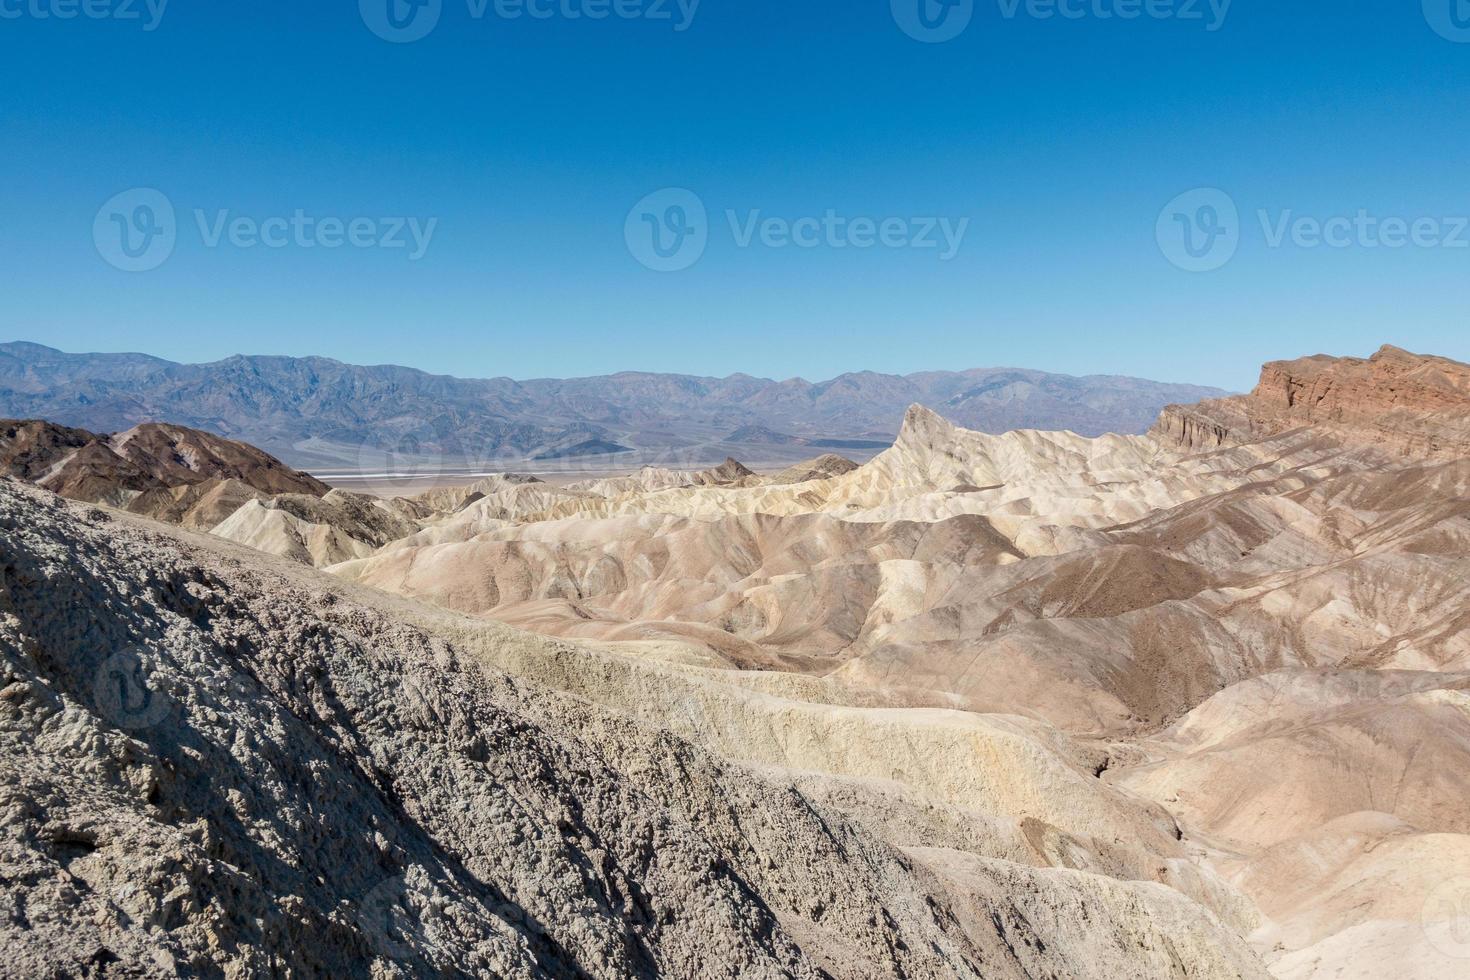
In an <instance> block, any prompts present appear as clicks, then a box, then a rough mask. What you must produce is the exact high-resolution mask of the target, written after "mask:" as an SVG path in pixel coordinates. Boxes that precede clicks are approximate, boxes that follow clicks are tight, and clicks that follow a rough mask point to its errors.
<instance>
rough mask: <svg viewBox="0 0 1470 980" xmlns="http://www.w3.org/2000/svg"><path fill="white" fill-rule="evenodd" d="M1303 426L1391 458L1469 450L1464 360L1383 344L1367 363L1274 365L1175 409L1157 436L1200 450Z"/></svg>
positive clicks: (1320, 360) (1325, 360)
mask: <svg viewBox="0 0 1470 980" xmlns="http://www.w3.org/2000/svg"><path fill="white" fill-rule="evenodd" d="M1307 425H1311V426H1315V427H1316V428H1318V429H1319V430H1320V431H1321V432H1322V433H1323V434H1324V435H1327V436H1329V437H1332V438H1336V439H1339V440H1341V441H1342V442H1343V443H1344V444H1345V445H1349V446H1354V447H1357V446H1369V447H1374V448H1378V449H1381V450H1384V451H1385V452H1388V453H1390V454H1391V455H1394V456H1408V457H1415V458H1423V459H1442V458H1449V457H1456V456H1464V455H1466V454H1470V365H1467V364H1461V363H1460V362H1458V361H1452V360H1449V359H1448V358H1443V357H1431V356H1427V355H1421V354H1412V353H1410V352H1408V351H1406V350H1400V349H1399V348H1397V347H1389V346H1385V347H1383V348H1382V349H1381V350H1379V351H1378V353H1376V354H1374V355H1373V356H1372V357H1370V358H1367V359H1366V360H1364V359H1362V358H1356V357H1328V356H1326V355H1321V354H1319V355H1316V356H1314V357H1303V358H1300V359H1298V360H1295V361H1272V362H1271V363H1269V364H1267V365H1266V366H1265V367H1263V368H1262V369H1261V380H1260V383H1259V384H1257V385H1256V388H1255V390H1254V391H1252V392H1251V393H1250V394H1249V395H1239V396H1236V397H1234V398H1221V399H1216V400H1213V401H1205V402H1200V403H1199V404H1198V405H1192V406H1182V405H1171V406H1169V407H1168V408H1166V409H1165V410H1164V412H1163V414H1162V415H1161V416H1160V417H1159V422H1158V424H1157V425H1156V426H1155V428H1154V433H1155V435H1157V436H1159V437H1160V438H1162V439H1164V440H1166V441H1169V442H1172V443H1177V444H1179V445H1182V446H1185V447H1188V448H1190V449H1193V450H1198V451H1206V450H1209V449H1215V448H1219V447H1221V446H1231V445H1239V444H1241V443H1244V442H1250V441H1253V440H1256V439H1261V438H1267V437H1270V436H1273V435H1278V434H1280V433H1282V432H1287V431H1290V430H1292V429H1297V428H1301V427H1303V426H1307Z"/></svg>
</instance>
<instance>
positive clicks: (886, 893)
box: [0, 480, 1265, 978]
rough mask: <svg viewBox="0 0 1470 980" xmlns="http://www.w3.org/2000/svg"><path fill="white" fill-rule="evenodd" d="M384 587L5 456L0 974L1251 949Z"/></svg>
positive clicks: (399, 969) (1048, 973)
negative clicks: (547, 677)
mask: <svg viewBox="0 0 1470 980" xmlns="http://www.w3.org/2000/svg"><path fill="white" fill-rule="evenodd" d="M400 602H401V601H400V600H395V599H390V598H387V597H382V598H380V599H376V600H375V599H374V598H373V597H372V594H371V593H367V592H365V591H357V590H355V589H353V588H352V587H346V586H342V585H339V584H336V583H332V582H331V581H330V580H327V579H324V578H321V577H319V576H316V574H315V573H312V572H311V571H309V570H304V569H296V568H293V567H291V566H289V565H286V564H285V563H278V562H276V561H274V560H272V559H266V558H262V557H260V556H258V555H254V554H253V553H249V552H246V551H245V550H243V549H234V548H233V547H232V546H229V545H223V544H220V543H217V542H215V543H210V542H208V541H207V540H206V539H203V538H198V537H195V536H192V535H190V534H188V533H187V532H178V531H164V530H163V529H161V528H159V527H156V526H153V525H149V524H147V523H146V522H144V521H142V519H139V518H133V517H125V516H122V515H118V514H115V513H113V512H108V511H104V510H101V509H98V508H95V507H89V506H85V505H76V504H67V503H65V502H63V501H61V500H60V499H59V498H56V497H54V496H52V495H50V494H47V493H44V492H42V491H38V490H35V489H34V488H29V487H24V486H22V485H21V484H19V483H16V482H14V481H10V480H4V481H0V657H3V665H0V946H3V948H4V950H5V954H4V957H3V959H0V976H6V977H79V976H107V977H115V976H202V977H255V976H293V977H397V976H414V977H438V976H504V977H531V976H537V977H581V976H589V977H599V978H601V977H653V976H674V977H691V978H692V977H700V978H703V977H818V976H830V977H941V976H942V977H1000V978H1010V977H1014V978H1021V977H1038V978H1039V977H1057V978H1062V977H1066V978H1095V977H1115V976H1136V977H1155V976H1158V977H1186V976H1188V977H1207V978H1213V977H1220V978H1224V977H1235V978H1257V977H1264V976H1265V974H1264V972H1263V971H1262V970H1261V968H1260V967H1259V965H1258V963H1257V962H1256V961H1255V960H1254V958H1253V957H1252V956H1251V954H1250V953H1249V952H1248V951H1246V949H1245V947H1244V946H1243V944H1241V943H1240V941H1239V940H1238V939H1237V938H1236V937H1235V936H1234V935H1232V934H1229V933H1228V932H1226V931H1225V930H1224V929H1223V928H1222V927H1221V926H1220V925H1219V923H1218V922H1217V921H1216V920H1215V919H1214V918H1213V916H1211V915H1210V914H1209V913H1206V912H1204V911H1203V910H1202V909H1200V908H1198V907H1197V906H1194V905H1193V904H1192V903H1188V902H1187V901H1186V900H1184V899H1183V898H1182V897H1180V896H1178V895H1177V894H1176V893H1173V892H1171V891H1169V890H1168V889H1165V888H1163V887H1162V886H1129V885H1126V884H1125V883H1121V882H1115V881H1112V880H1110V879H1094V878H1093V877H1092V876H1088V875H1079V874H1076V873H1072V872H1066V873H1061V872H1058V873H1057V875H1058V877H1057V878H1056V880H1051V879H1049V878H1046V877H1045V872H1042V871H1034V870H1030V869H1021V868H1019V866H1010V865H1006V866H1004V867H1001V866H1000V864H999V863H994V862H992V863H989V864H987V863H986V862H981V861H979V860H978V859H971V858H969V856H967V855H966V856H964V858H965V860H964V861H963V862H961V863H959V864H957V865H956V868H957V869H959V868H963V871H962V873H961V872H960V871H959V870H956V871H955V872H954V874H953V875H941V874H940V873H938V872H934V871H930V870H928V868H929V867H931V865H929V864H926V863H921V862H920V861H919V860H917V859H916V858H915V857H914V856H913V855H909V854H905V853H903V852H901V851H899V850H897V849H894V848H892V847H890V846H888V845H887V844H885V843H884V842H882V841H881V840H879V839H877V838H875V837H873V836H872V835H871V834H870V833H869V832H867V831H864V830H861V829H859V828H858V827H857V826H856V825H855V824H853V823H851V822H849V821H848V820H847V819H846V818H844V817H843V816H842V815H841V814H839V813H836V812H834V811H831V810H828V809H825V808H824V807H823V806H821V805H819V804H818V803H816V802H814V801H813V800H812V799H809V798H808V797H807V796H804V795H803V794H802V792H800V791H799V790H798V789H797V788H796V787H795V786H794V785H791V784H781V783H780V782H775V781H771V780H770V779H769V778H763V777H760V776H757V775H756V774H755V773H753V772H751V771H749V770H746V769H743V768H740V767H737V766H734V765H731V764H729V763H725V762H722V761H720V760H718V759H716V758H714V757H712V756H710V755H708V754H707V753H705V752H704V751H702V750H699V749H697V748H695V747H693V746H691V745H690V744H688V743H686V742H683V741H681V740H679V739H676V738H674V737H673V736H672V735H669V734H668V733H665V732H662V731H658V730H650V729H648V728H646V727H641V726H639V725H637V724H635V723H634V722H632V721H631V720H629V719H627V718H625V717H623V716H620V715H616V714H613V713H611V712H609V711H608V710H606V709H601V708H596V707H594V706H591V705H589V704H586V703H584V702H581V701H577V700H574V699H572V698H570V697H568V696H565V695H557V694H552V693H549V692H546V691H543V690H538V689H534V688H531V687H528V686H524V685H522V684H519V683H518V682H516V681H514V680H512V679H510V678H507V677H505V676H503V675H500V674H497V673H495V672H493V671H491V670H490V669H489V668H488V667H486V666H484V664H483V663H482V662H481V661H480V660H478V659H476V657H475V656H474V655H473V654H471V653H469V652H468V651H467V650H464V649H460V648H458V647H456V646H455V645H454V643H452V642H450V641H449V640H448V639H446V638H445V635H439V634H437V633H435V632H434V631H433V630H432V629H429V628H426V627H425V626H424V625H423V624H422V623H421V622H419V621H417V620H415V619H414V617H412V616H405V615H402V614H401V609H400V608H399V606H398V605H396V604H400ZM402 605H403V606H404V607H406V604H402ZM374 606H381V608H374ZM446 635H448V634H446ZM506 637H507V638H506V640H505V642H507V643H510V642H518V643H523V644H526V645H528V646H530V647H532V648H535V647H536V646H537V645H541V646H544V647H547V648H549V647H550V646H551V641H545V640H540V639H535V638H530V637H525V636H522V635H520V634H513V633H510V632H508V631H507V632H506ZM558 648H559V649H561V650H565V649H566V645H565V644H560V645H559V647H558ZM961 878H962V879H963V884H960V883H959V882H960V880H961ZM1124 891H1126V892H1127V894H1126V896H1125V897H1124V899H1122V900H1113V897H1114V896H1115V895H1117V894H1120V893H1122V892H1124Z"/></svg>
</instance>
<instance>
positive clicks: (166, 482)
mask: <svg viewBox="0 0 1470 980" xmlns="http://www.w3.org/2000/svg"><path fill="white" fill-rule="evenodd" d="M0 472H4V473H5V474H7V475H9V476H14V477H17V478H19V479H22V480H26V481H28V482H31V483H35V484H37V485H38V486H42V487H45V488H46V489H48V490H51V491H53V492H55V493H59V494H61V495H62V496H63V497H70V498H72V499H73V500H84V501H88V502H91V503H109V504H116V505H119V506H122V505H127V504H129V503H130V502H131V501H133V500H135V499H137V498H138V497H139V495H142V494H146V493H148V492H150V491H165V492H166V491H172V490H175V489H177V488H181V487H196V486H202V485H206V484H208V485H210V487H211V488H212V487H214V486H216V485H218V484H220V483H226V482H228V483H231V484H234V485H240V486H244V487H247V488H249V489H250V490H251V491H254V492H257V493H260V494H265V495H271V494H279V493H299V494H310V495H312V496H317V497H320V496H323V495H325V494H326V493H327V492H328V491H329V490H330V489H331V488H330V487H328V486H327V485H326V484H325V483H322V482H321V481H320V480H318V479H316V478H315V477H312V476H309V475H308V474H306V473H301V472H298V471H296V470H294V469H292V468H290V467H289V466H287V465H286V464H285V463H282V462H281V461H280V460H278V459H276V458H275V457H274V456H271V455H270V454H269V453H266V452H262V451H261V450H259V449H256V448H255V447H254V446H248V445H246V444H245V443H243V442H234V441H232V440H230V439H222V438H220V437H219V436H216V435H211V434H210V433H208V432H200V431H198V430H196V429H186V428H184V427H182V426H177V425H166V424H162V423H157V422H149V423H145V424H143V425H139V426H135V427H133V428H131V429H129V430H127V431H126V432H120V433H118V434H116V435H97V434H96V433H92V432H88V431H86V430H84V429H72V428H67V427H65V426H61V425H56V424H55V423H52V422H46V421H41V420H37V419H31V420H25V421H18V420H5V421H0ZM173 496H174V498H175V499H174V500H172V501H171V502H165V501H164V500H163V499H162V498H161V497H159V496H158V495H157V494H154V495H152V496H150V498H149V500H150V501H151V502H156V503H158V504H159V505H160V506H161V507H163V508H164V509H165V510H167V511H169V512H170V513H171V514H175V515H176V514H177V506H176V505H177V503H178V495H176V494H175V495H173ZM140 512H142V513H154V511H153V510H152V509H151V508H145V509H143V510H141V511H140ZM158 516H164V515H163V514H162V513H161V512H160V513H159V515H158ZM168 519H171V520H179V517H178V516H171V517H169V518H168Z"/></svg>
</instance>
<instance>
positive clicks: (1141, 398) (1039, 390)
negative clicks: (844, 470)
mask: <svg viewBox="0 0 1470 980" xmlns="http://www.w3.org/2000/svg"><path fill="white" fill-rule="evenodd" d="M1225 394H1226V392H1223V391H1221V390H1219V389H1217V388H1206V387H1200V386H1196V385H1181V384H1161V383H1158V382H1154V381H1145V380H1141V379H1137V378H1127V377H1114V376H1090V377H1081V378H1078V377H1070V376H1067V375H1058V374H1047V373H1045V372H1042V371H1028V370H1018V369H1011V368H981V369H976V370H970V371H931V372H924V373H920V374H911V375H907V376H897V375H888V374H877V373H874V372H868V371H865V372H860V373H857V374H844V375H842V376H841V377H837V378H834V379H832V380H830V381H824V382H820V383H812V382H809V381H805V380H802V379H800V378H793V379H790V380H787V381H771V380H767V379H764V378H754V377H751V376H749V375H744V374H736V375H731V376H730V377H728V378H700V377H691V376H687V375H671V374H646V373H636V372H625V373H621V374H614V375H609V376H606V377H597V378H576V379H570V380H554V379H541V380H533V381H513V380H511V379H509V378H491V379H463V378H453V377H448V376H444V375H433V374H427V373H425V372H422V371H416V370H414V369H412V368H406V367H396V366H391V365H385V366H374V367H362V366H357V365H352V364H344V363H342V362H340V361H334V360H330V359H328V358H323V357H306V358H292V357H272V356H235V357H229V358H226V359H225V360H222V361H216V362H214V363H211V364H177V363H174V362H171V361H166V360H163V359H161V358H157V357H150V356H148V355H144V354H68V353H63V352H62V351H59V350H54V349H52V348H50V347H45V346H43V345H40V344H33V343H25V342H16V343H4V344H0V416H5V417H12V418H44V419H48V420H50V421H53V422H58V423H60V424H62V425H69V426H79V427H82V428H85V429H88V430H91V431H94V432H116V431H121V430H124V429H128V428H131V427H132V426H134V425H137V424H140V423H143V422H155V421H158V422H170V423H174V424H178V425H186V426H190V427H193V428H198V429H203V430H206V431H209V432H213V433H216V434H219V435H222V436H225V437H228V438H231V439H238V440H242V441H245V442H248V443H250V444H252V445H255V446H259V447H261V448H262V449H265V450H267V451H268V452H271V453H273V454H275V455H277V456H279V457H280V458H281V459H283V460H285V461H286V462H288V463H290V464H291V465H293V466H298V467H311V468H317V469H321V468H323V467H326V468H341V469H345V470H363V471H368V470H372V469H374V468H376V467H381V466H383V465H385V461H386V460H388V459H389V458H391V457H393V456H404V457H425V458H429V457H432V458H437V459H439V460H441V461H448V463H449V465H452V466H457V465H463V466H464V467H466V468H475V467H481V466H486V465H496V466H509V465H512V464H514V463H516V462H525V461H530V460H536V459H541V460H547V459H578V460H581V461H583V462H587V461H589V460H595V459H596V457H597V455H598V454H597V453H596V452H594V451H595V450H597V449H598V447H606V450H607V451H608V452H614V451H616V452H622V453H623V454H624V456H626V454H627V452H630V451H631V452H636V453H638V454H640V455H641V457H642V458H643V459H644V460H645V461H647V460H654V459H663V460H664V461H666V462H668V461H672V460H675V459H679V460H683V461H686V462H689V463H694V462H700V461H717V460H720V459H724V458H725V457H727V456H736V457H738V458H745V459H749V460H753V461H761V462H767V461H785V460H795V459H797V458H805V457H807V456H810V455H812V448H813V447H816V448H837V447H841V448H843V449H844V450H853V451H852V452H850V453H849V455H859V456H861V455H863V454H864V453H865V452H866V453H869V454H870V453H871V451H874V450H876V449H879V448H881V447H882V446H884V445H886V444H887V443H888V442H890V441H891V440H892V438H893V435H894V433H895V432H896V431H897V427H898V424H899V421H900V420H901V419H902V418H903V414H904V410H905V409H906V408H907V407H908V406H909V405H911V404H913V403H916V402H917V403H922V404H925V405H928V406H930V407H932V408H934V409H935V410H937V411H940V412H942V413H943V414H944V415H945V416H946V417H947V418H950V419H952V420H954V421H955V422H956V423H958V424H960V425H962V426H965V427H966V428H970V429H976V430H980V431H984V432H1003V431H1006V430H1009V429H1016V428H1037V429H1070V430H1072V431H1074V432H1077V433H1079V434H1081V435H1100V434H1102V433H1104V432H1120V433H1142V432H1144V431H1146V430H1147V429H1148V428H1149V427H1150V426H1151V425H1152V424H1153V422H1154V420H1155V419H1156V418H1157V417H1158V415H1159V412H1160V410H1161V409H1163V407H1164V406H1165V405H1168V404H1171V403H1187V402H1196V401H1200V400H1202V399H1206V398H1216V397H1220V396H1222V395H1225Z"/></svg>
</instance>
